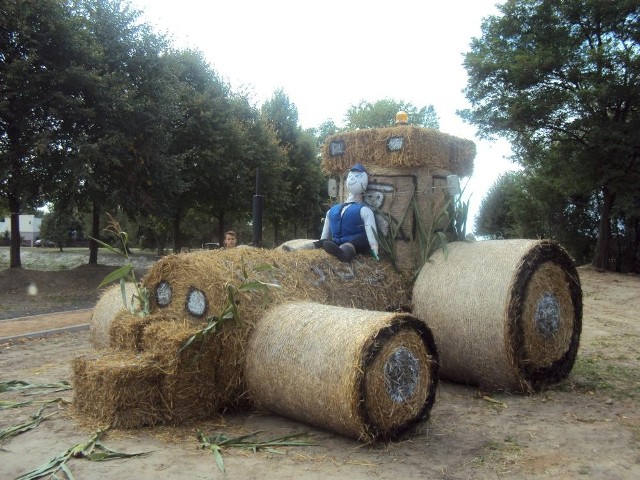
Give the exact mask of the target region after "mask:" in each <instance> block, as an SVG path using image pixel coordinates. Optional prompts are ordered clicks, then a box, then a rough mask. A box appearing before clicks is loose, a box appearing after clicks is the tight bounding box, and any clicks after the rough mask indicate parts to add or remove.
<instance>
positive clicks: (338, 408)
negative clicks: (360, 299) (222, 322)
mask: <svg viewBox="0 0 640 480" xmlns="http://www.w3.org/2000/svg"><path fill="white" fill-rule="evenodd" d="M245 382H246V385H247V389H248V392H249V396H250V398H251V399H252V400H253V401H254V402H255V404H256V405H257V406H259V407H262V408H264V409H266V410H269V411H272V412H274V413H277V414H280V415H283V416H285V417H289V418H293V419H296V420H299V421H302V422H306V423H310V424H313V425H316V426H318V427H321V428H324V429H327V430H332V431H335V432H338V433H340V434H343V435H346V436H349V437H353V438H356V439H359V440H362V441H365V442H369V441H372V440H379V439H390V438H393V437H396V436H397V435H399V434H400V433H402V432H403V431H405V430H406V429H407V428H409V427H411V426H413V425H415V424H416V423H417V422H420V421H423V420H426V419H427V418H428V416H429V412H430V410H431V406H432V405H433V402H434V399H435V390H436V386H437V382H438V357H437V351H436V348H435V344H434V342H433V337H432V335H431V332H430V330H429V328H428V327H427V326H426V325H425V324H424V323H423V322H421V321H420V320H418V319H416V318H414V317H413V316H412V315H410V314H407V313H386V312H373V311H366V310H358V309H353V308H344V307H333V306H328V305H322V304H318V303H313V302H292V303H285V304H281V305H279V306H276V307H273V308H272V309H270V310H269V311H268V312H267V313H266V314H265V315H264V316H263V317H261V318H260V320H259V321H258V323H257V325H256V326H255V328H254V331H253V332H252V333H251V335H250V338H249V342H248V345H247V351H246V365H245Z"/></svg>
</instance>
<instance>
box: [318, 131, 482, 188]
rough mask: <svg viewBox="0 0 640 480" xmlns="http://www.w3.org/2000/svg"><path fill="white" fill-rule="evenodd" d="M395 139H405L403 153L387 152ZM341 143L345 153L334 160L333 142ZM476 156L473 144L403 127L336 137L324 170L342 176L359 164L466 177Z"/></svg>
mask: <svg viewBox="0 0 640 480" xmlns="http://www.w3.org/2000/svg"><path fill="white" fill-rule="evenodd" d="M392 137H403V138H404V144H403V147H402V149H400V150H398V151H389V150H388V149H387V142H388V140H389V139H390V138H392ZM340 140H342V141H344V146H345V149H344V153H343V154H342V155H338V156H331V155H330V153H329V148H330V147H329V146H330V144H331V142H334V141H340ZM475 156H476V145H475V143H473V142H472V141H470V140H465V139H463V138H458V137H454V136H452V135H448V134H446V133H442V132H440V131H438V130H433V129H427V128H420V127H415V126H411V125H403V126H394V127H388V128H371V129H364V130H354V131H351V132H344V133H338V134H336V135H332V136H331V137H329V138H328V139H327V140H326V142H325V144H324V146H323V151H322V168H323V170H324V171H325V172H326V173H329V174H334V175H336V174H337V175H339V174H342V173H344V172H345V171H346V170H347V169H349V168H350V167H352V166H353V165H354V164H355V163H358V162H360V163H363V164H366V165H368V164H373V165H379V166H389V167H424V166H426V167H429V168H430V169H431V170H446V171H449V172H452V173H455V174H457V175H460V176H463V177H466V176H469V175H471V174H472V173H473V159H474V158H475Z"/></svg>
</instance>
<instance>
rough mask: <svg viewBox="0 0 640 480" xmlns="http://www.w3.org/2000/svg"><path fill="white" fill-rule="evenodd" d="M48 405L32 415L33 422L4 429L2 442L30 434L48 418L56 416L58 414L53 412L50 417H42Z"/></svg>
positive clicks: (0, 432) (0, 437)
mask: <svg viewBox="0 0 640 480" xmlns="http://www.w3.org/2000/svg"><path fill="white" fill-rule="evenodd" d="M45 407H46V405H43V406H42V407H40V408H39V409H38V411H37V412H36V413H34V414H33V415H31V420H28V421H26V422H23V423H18V424H16V425H12V426H10V427H7V428H3V429H2V430H0V442H4V441H5V440H8V439H9V438H12V437H15V436H16V435H20V434H21V433H24V432H28V431H29V430H32V429H34V428H36V427H37V426H38V425H40V423H42V422H44V421H45V420H46V419H47V418H49V417H51V416H53V415H55V414H56V413H58V412H53V413H50V414H48V415H44V416H42V411H43V410H44V409H45Z"/></svg>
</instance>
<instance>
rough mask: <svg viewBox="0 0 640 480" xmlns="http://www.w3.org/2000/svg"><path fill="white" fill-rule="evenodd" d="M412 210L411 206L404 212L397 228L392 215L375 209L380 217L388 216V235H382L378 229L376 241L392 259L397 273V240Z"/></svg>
mask: <svg viewBox="0 0 640 480" xmlns="http://www.w3.org/2000/svg"><path fill="white" fill-rule="evenodd" d="M410 209H411V206H408V207H407V209H406V210H405V211H404V212H403V214H402V218H401V219H400V221H399V222H397V225H396V226H395V227H394V222H393V219H392V217H391V214H390V213H386V214H385V213H384V212H382V211H380V210H378V209H375V212H377V213H379V214H380V215H383V216H384V215H386V216H387V222H388V223H389V231H388V232H387V233H386V235H380V234H379V233H378V231H377V229H376V231H375V232H374V234H375V237H376V240H377V241H378V245H379V246H380V248H382V250H383V251H384V252H385V253H386V254H387V255H389V258H390V259H391V264H392V265H393V268H395V270H396V271H398V256H397V253H396V239H397V238H398V233H399V232H400V229H401V228H402V225H403V224H404V221H405V219H406V218H407V213H408V212H409V210H410Z"/></svg>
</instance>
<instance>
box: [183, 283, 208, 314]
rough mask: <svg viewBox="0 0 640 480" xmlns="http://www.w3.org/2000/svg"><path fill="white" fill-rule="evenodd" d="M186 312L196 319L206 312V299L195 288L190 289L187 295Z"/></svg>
mask: <svg viewBox="0 0 640 480" xmlns="http://www.w3.org/2000/svg"><path fill="white" fill-rule="evenodd" d="M187 311H188V312H189V313H190V314H191V315H193V316H196V317H201V316H203V315H204V312H206V311H207V298H206V297H205V296H204V293H203V292H202V291H201V290H198V289H197V288H193V287H192V288H191V290H190V291H189V294H188V295H187Z"/></svg>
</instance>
